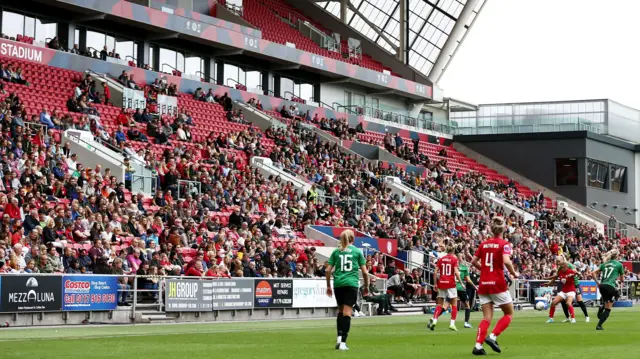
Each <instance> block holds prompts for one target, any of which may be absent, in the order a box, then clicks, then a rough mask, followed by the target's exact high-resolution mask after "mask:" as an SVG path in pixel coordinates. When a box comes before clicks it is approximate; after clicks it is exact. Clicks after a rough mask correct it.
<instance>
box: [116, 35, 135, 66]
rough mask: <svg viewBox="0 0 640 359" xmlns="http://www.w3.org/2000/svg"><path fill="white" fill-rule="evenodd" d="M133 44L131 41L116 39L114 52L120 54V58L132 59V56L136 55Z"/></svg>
mask: <svg viewBox="0 0 640 359" xmlns="http://www.w3.org/2000/svg"><path fill="white" fill-rule="evenodd" d="M133 44H134V42H133V41H126V40H121V41H118V40H117V39H116V54H118V55H120V58H121V59H123V60H125V59H126V60H127V61H129V60H132V58H135V57H136V52H135V51H134V46H133Z"/></svg>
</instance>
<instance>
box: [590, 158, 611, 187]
mask: <svg viewBox="0 0 640 359" xmlns="http://www.w3.org/2000/svg"><path fill="white" fill-rule="evenodd" d="M608 175H609V166H608V165H607V164H604V163H601V162H596V161H592V160H588V162H587V186H589V187H594V188H602V189H607V188H608V182H607V179H608Z"/></svg>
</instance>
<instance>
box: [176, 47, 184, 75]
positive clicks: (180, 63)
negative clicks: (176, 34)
mask: <svg viewBox="0 0 640 359" xmlns="http://www.w3.org/2000/svg"><path fill="white" fill-rule="evenodd" d="M176 69H178V71H180V72H184V55H183V54H182V53H181V52H176Z"/></svg>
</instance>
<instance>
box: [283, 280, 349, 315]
mask: <svg viewBox="0 0 640 359" xmlns="http://www.w3.org/2000/svg"><path fill="white" fill-rule="evenodd" d="M332 285H333V284H332ZM336 306H338V304H337V303H336V297H335V296H332V297H331V298H329V297H328V296H327V282H326V281H325V280H305V279H294V280H293V307H294V308H334V307H336Z"/></svg>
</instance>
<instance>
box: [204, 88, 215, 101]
mask: <svg viewBox="0 0 640 359" xmlns="http://www.w3.org/2000/svg"><path fill="white" fill-rule="evenodd" d="M204 101H205V102H209V103H214V102H215V95H214V94H213V89H209V91H208V92H207V94H206V95H205V96H204Z"/></svg>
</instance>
